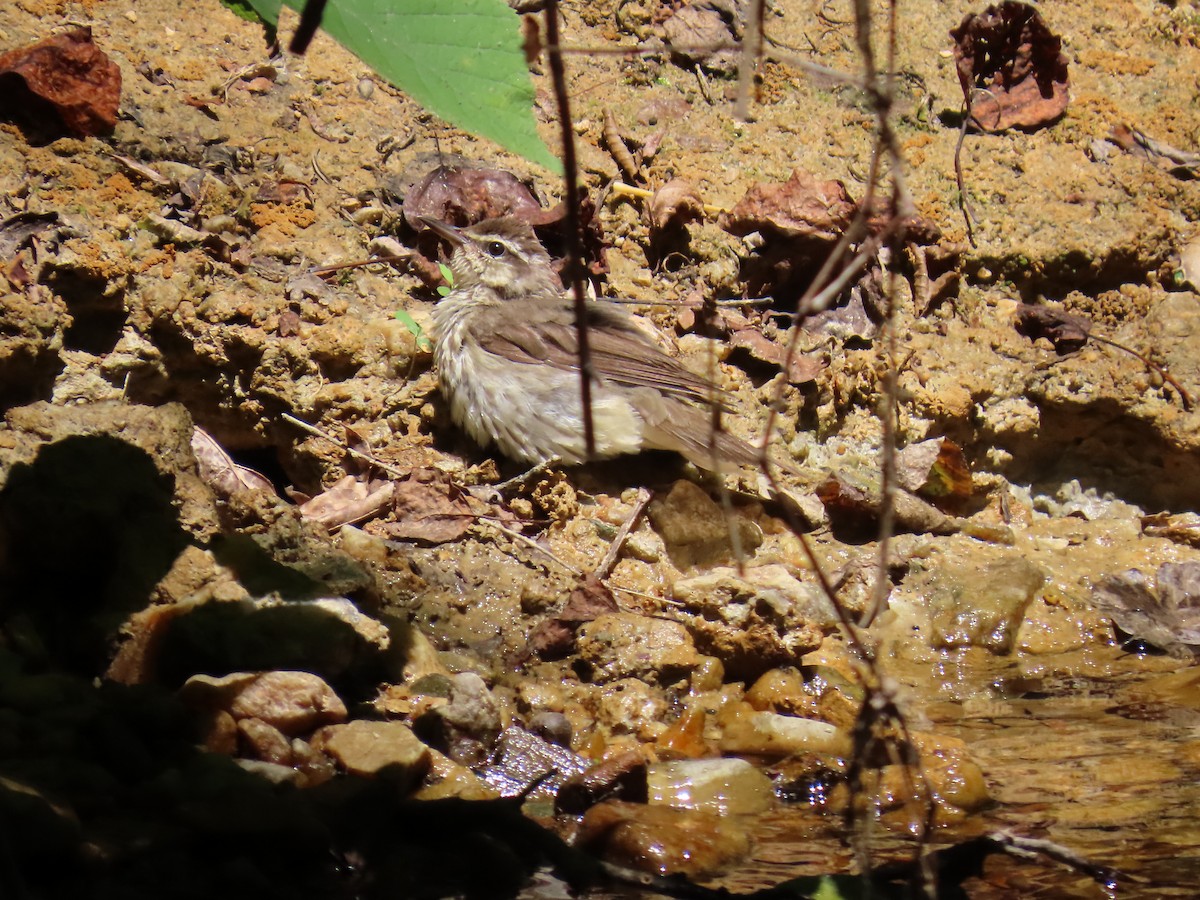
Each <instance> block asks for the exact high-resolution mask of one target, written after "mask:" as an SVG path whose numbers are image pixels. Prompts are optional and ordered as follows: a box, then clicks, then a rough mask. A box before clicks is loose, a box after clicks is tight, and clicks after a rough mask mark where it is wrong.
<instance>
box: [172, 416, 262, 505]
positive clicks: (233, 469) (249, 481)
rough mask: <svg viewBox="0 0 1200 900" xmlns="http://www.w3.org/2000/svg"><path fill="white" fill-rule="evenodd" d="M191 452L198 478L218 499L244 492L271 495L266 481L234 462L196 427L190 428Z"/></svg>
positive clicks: (219, 446)
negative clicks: (262, 492)
mask: <svg viewBox="0 0 1200 900" xmlns="http://www.w3.org/2000/svg"><path fill="white" fill-rule="evenodd" d="M192 453H194V454H195V455H196V467H197V468H198V469H199V472H200V479H201V480H202V481H203V482H204V483H205V484H207V485H208V486H209V487H211V488H212V489H213V490H214V491H216V492H217V494H218V495H220V496H222V497H229V496H231V495H232V494H236V493H237V492H238V491H246V490H249V491H267V492H269V493H272V494H274V493H275V486H274V485H273V484H271V480H270V479H269V478H267V477H266V476H265V475H262V474H260V473H258V472H255V471H254V470H253V469H250V468H247V467H246V466H241V465H238V464H237V463H235V462H234V461H233V459H232V457H230V455H229V454H228V453H226V452H225V448H224V447H222V446H221V445H220V444H218V443H217V442H216V440H215V439H214V438H213V436H212V435H210V434H209V433H208V432H207V431H205V430H204V429H203V428H200V427H199V426H197V427H195V428H193V429H192Z"/></svg>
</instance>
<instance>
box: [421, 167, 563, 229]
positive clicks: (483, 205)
mask: <svg viewBox="0 0 1200 900" xmlns="http://www.w3.org/2000/svg"><path fill="white" fill-rule="evenodd" d="M543 212H544V210H542V206H541V204H540V203H538V201H537V198H535V197H534V196H533V194H532V193H531V192H530V190H529V188H527V187H526V186H525V185H524V184H522V183H521V181H520V180H519V179H518V178H517V176H516V175H513V174H512V173H511V172H506V171H504V170H502V169H470V168H466V167H461V166H438V167H437V168H436V169H434V170H433V171H432V172H430V173H429V174H428V175H426V176H425V177H424V178H423V179H421V181H419V182H418V183H417V184H415V185H414V186H413V187H412V189H411V190H410V191H409V192H408V193H407V194H406V195H405V197H404V219H405V221H406V222H408V224H409V225H410V226H411V227H413V228H416V229H420V228H422V225H421V222H420V217H421V216H428V217H429V218H431V219H437V220H438V221H441V222H446V223H447V224H450V225H458V226H464V225H473V224H474V223H476V222H479V221H482V220H483V219H491V218H495V217H496V216H516V217H517V218H518V219H521V220H522V221H530V219H529V217H530V216H531V215H537V214H540V213H543Z"/></svg>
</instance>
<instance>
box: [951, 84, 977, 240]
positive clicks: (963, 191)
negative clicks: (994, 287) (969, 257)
mask: <svg viewBox="0 0 1200 900" xmlns="http://www.w3.org/2000/svg"><path fill="white" fill-rule="evenodd" d="M970 112H971V104H970V103H969V102H968V101H966V100H964V101H963V112H962V125H961V126H960V127H959V129H958V141H957V142H956V143H955V145H954V178H955V180H956V181H957V182H958V206H959V208H960V209H961V210H962V214H963V221H964V222H965V223H966V225H967V242H968V243H969V244H970V245H971V246H972V247H977V246H979V245H978V244H976V243H975V227H974V225H973V224H972V223H973V220H974V219H975V213H974V212H973V211H972V210H971V202H970V201H969V200H968V199H967V188H966V184H965V182H964V181H963V168H962V148H963V141H965V140H966V139H967V124H968V123H969V122H970V121H971V115H970Z"/></svg>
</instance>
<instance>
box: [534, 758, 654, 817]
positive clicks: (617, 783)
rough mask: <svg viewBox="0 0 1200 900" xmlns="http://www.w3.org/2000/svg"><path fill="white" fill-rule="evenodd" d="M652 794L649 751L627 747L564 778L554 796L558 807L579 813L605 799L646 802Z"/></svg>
mask: <svg viewBox="0 0 1200 900" xmlns="http://www.w3.org/2000/svg"><path fill="white" fill-rule="evenodd" d="M648 796H649V794H648V792H647V788H646V756H645V754H644V753H642V752H641V751H640V750H624V751H622V752H620V753H616V754H613V755H612V756H611V757H609V758H607V759H603V760H601V761H600V762H598V763H596V764H595V765H594V766H591V767H589V768H588V769H587V771H585V772H581V773H580V774H578V775H572V776H571V777H570V778H568V779H567V780H566V781H565V782H563V785H562V787H561V788H560V789H559V791H558V794H557V795H556V796H555V798H554V810H555V812H560V813H567V814H568V815H578V814H580V813H582V812H584V811H585V810H587V809H589V808H591V807H592V806H595V805H596V804H597V803H599V802H600V801H602V800H627V801H629V802H630V803H645V802H646V800H647V798H648Z"/></svg>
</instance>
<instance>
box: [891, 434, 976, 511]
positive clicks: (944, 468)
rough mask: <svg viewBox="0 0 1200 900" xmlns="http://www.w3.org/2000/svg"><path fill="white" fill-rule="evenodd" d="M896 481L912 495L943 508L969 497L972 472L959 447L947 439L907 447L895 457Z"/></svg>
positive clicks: (971, 487) (935, 439) (971, 486)
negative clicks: (926, 499)
mask: <svg viewBox="0 0 1200 900" xmlns="http://www.w3.org/2000/svg"><path fill="white" fill-rule="evenodd" d="M896 478H897V480H898V481H899V482H900V484H901V485H902V486H903V487H905V488H907V489H908V490H910V491H912V492H913V493H915V494H920V495H921V496H923V497H926V498H928V499H930V500H932V501H933V502H935V503H938V504H939V505H942V506H946V505H949V506H957V505H959V504H961V503H962V502H963V501H965V500H967V499H968V498H969V497H970V496H971V492H972V489H973V485H972V482H971V470H970V468H969V467H968V466H967V460H966V457H965V456H964V455H963V452H962V448H961V447H959V446H958V444H956V443H954V441H951V440H947V439H946V438H933V439H931V440H928V441H921V442H920V443H917V444H910V445H909V446H907V447H905V448H904V449H903V450H901V451H899V452H898V453H897V454H896Z"/></svg>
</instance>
